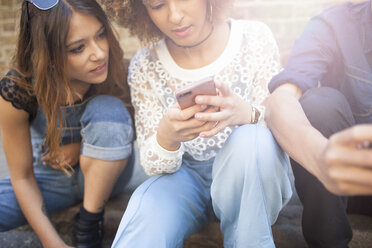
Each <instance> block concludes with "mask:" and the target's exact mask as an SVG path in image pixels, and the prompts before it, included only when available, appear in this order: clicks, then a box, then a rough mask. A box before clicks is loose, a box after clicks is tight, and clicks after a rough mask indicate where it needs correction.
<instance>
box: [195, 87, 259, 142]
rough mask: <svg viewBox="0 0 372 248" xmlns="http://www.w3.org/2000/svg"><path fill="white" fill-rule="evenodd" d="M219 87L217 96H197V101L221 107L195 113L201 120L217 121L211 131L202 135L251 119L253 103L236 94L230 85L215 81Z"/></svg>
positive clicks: (212, 133) (208, 135) (206, 135)
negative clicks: (214, 110) (207, 111)
mask: <svg viewBox="0 0 372 248" xmlns="http://www.w3.org/2000/svg"><path fill="white" fill-rule="evenodd" d="M215 85H216V88H217V89H218V95H217V96H197V97H196V98H195V102H196V103H197V104H200V105H212V106H216V107H218V108H219V109H220V111H218V112H213V113H204V112H198V113H196V114H195V119H197V120H200V121H211V122H217V124H216V125H215V126H214V127H213V128H212V129H211V130H209V131H204V132H201V133H200V137H203V138H208V137H212V136H213V135H215V134H217V133H218V132H220V131H221V130H222V129H224V128H225V127H228V126H235V125H244V124H248V123H250V121H251V117H250V116H251V111H252V107H251V105H250V104H249V103H248V102H246V101H244V100H243V99H242V98H241V97H240V96H239V95H237V94H235V93H234V92H233V91H232V90H231V89H230V88H229V86H228V85H226V84H222V83H217V82H216V83H215Z"/></svg>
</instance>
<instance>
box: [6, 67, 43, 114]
mask: <svg viewBox="0 0 372 248" xmlns="http://www.w3.org/2000/svg"><path fill="white" fill-rule="evenodd" d="M6 75H7V76H16V75H17V73H16V72H15V71H13V70H12V71H9V72H8V73H7V74H6ZM0 95H1V97H2V98H3V99H4V100H6V101H8V102H11V103H12V105H13V106H14V107H15V108H17V109H22V110H24V111H26V112H27V113H28V114H29V115H30V118H29V120H30V121H32V120H33V119H34V118H35V116H36V112H37V108H38V103H37V100H36V97H35V96H32V95H30V94H29V93H28V92H27V91H26V90H25V89H23V88H21V87H19V86H18V85H17V84H16V83H15V82H14V81H12V80H10V79H9V78H7V77H4V78H3V79H1V81H0Z"/></svg>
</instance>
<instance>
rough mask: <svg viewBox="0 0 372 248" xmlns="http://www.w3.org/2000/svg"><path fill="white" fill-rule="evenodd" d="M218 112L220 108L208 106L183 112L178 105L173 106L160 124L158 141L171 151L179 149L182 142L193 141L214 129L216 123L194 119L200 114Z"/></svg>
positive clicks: (197, 106) (195, 106) (193, 107)
mask: <svg viewBox="0 0 372 248" xmlns="http://www.w3.org/2000/svg"><path fill="white" fill-rule="evenodd" d="M202 111H204V112H207V113H208V112H210V113H212V112H216V111H218V108H216V107H212V106H209V107H207V106H206V105H194V106H191V107H189V108H187V109H184V110H181V109H180V107H179V105H178V104H175V105H173V106H171V107H170V108H169V109H168V111H167V112H166V113H165V115H164V116H163V119H162V120H161V121H160V123H159V127H158V131H157V137H156V138H157V141H158V143H159V145H160V146H162V147H163V148H164V149H166V150H169V151H175V150H177V149H179V147H180V145H181V142H184V141H188V140H192V139H194V138H196V137H198V136H199V134H200V133H201V132H203V131H208V130H210V129H212V128H213V127H214V126H215V125H216V123H215V122H206V121H199V120H196V119H195V118H194V116H195V114H196V113H198V112H202Z"/></svg>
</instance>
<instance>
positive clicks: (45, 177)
mask: <svg viewBox="0 0 372 248" xmlns="http://www.w3.org/2000/svg"><path fill="white" fill-rule="evenodd" d="M62 115H63V116H62V119H63V120H64V122H65V123H64V125H63V126H64V128H63V132H62V137H61V144H62V145H65V144H70V143H74V142H81V152H80V154H81V155H85V156H88V157H92V158H95V159H100V160H106V161H114V160H121V159H125V158H128V159H129V160H128V163H127V166H126V169H125V170H124V172H123V173H122V174H121V176H120V177H119V178H118V181H117V183H116V185H115V187H114V189H113V192H112V195H114V194H116V193H119V192H120V191H123V190H124V189H133V188H134V187H135V186H136V185H138V184H139V183H140V182H141V181H143V179H144V178H145V176H144V172H143V170H141V169H142V168H140V166H139V163H138V161H137V160H138V156H135V153H136V151H135V150H136V149H135V148H134V149H133V150H132V147H133V125H132V120H131V117H130V115H129V112H128V111H127V109H126V108H125V106H124V104H123V103H122V102H121V100H120V99H118V98H115V97H112V96H107V95H100V96H96V97H92V98H88V99H85V100H84V101H83V102H81V103H78V104H75V105H73V106H67V107H63V108H62ZM45 133H46V119H45V115H44V113H43V111H42V110H41V108H39V109H38V111H37V115H36V117H35V119H34V120H33V121H32V123H31V141H32V148H33V159H34V161H33V166H34V173H35V177H36V180H37V182H38V185H39V187H40V190H41V192H42V195H43V197H44V202H45V205H46V208H47V210H48V212H49V213H53V212H57V211H60V210H63V209H65V208H67V207H70V206H73V205H75V204H77V203H79V202H81V201H82V199H83V193H84V177H83V173H82V172H81V170H80V167H79V165H76V166H74V172H73V174H72V176H67V175H66V174H65V173H64V172H63V171H60V170H56V169H53V168H52V167H50V166H48V165H43V164H42V161H41V156H42V155H43V153H44V152H45V146H44V138H45ZM135 167H138V168H135ZM133 172H134V173H135V174H136V175H137V176H136V179H138V181H137V182H135V181H133V180H132V181H130V178H131V177H132V175H133ZM141 178H143V179H141ZM129 181H130V182H129ZM25 223H26V220H25V218H24V216H23V214H22V211H21V209H20V207H19V205H18V202H17V199H16V197H15V194H14V192H13V188H12V185H11V182H10V179H9V178H6V179H0V231H6V230H9V229H12V228H15V227H17V226H20V225H23V224H25Z"/></svg>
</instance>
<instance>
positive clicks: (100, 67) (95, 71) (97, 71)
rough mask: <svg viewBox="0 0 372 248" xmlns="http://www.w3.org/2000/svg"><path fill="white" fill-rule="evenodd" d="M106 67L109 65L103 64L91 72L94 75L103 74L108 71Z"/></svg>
mask: <svg viewBox="0 0 372 248" xmlns="http://www.w3.org/2000/svg"><path fill="white" fill-rule="evenodd" d="M106 65H107V63H104V64H102V65H100V66H97V67H96V68H94V69H93V70H91V72H94V73H100V72H103V71H104V70H105V69H106Z"/></svg>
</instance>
